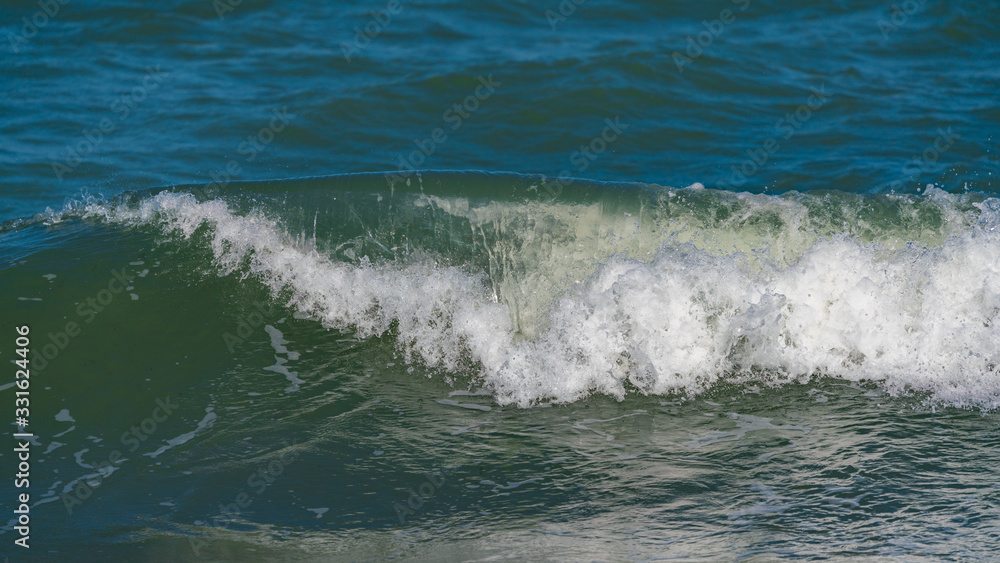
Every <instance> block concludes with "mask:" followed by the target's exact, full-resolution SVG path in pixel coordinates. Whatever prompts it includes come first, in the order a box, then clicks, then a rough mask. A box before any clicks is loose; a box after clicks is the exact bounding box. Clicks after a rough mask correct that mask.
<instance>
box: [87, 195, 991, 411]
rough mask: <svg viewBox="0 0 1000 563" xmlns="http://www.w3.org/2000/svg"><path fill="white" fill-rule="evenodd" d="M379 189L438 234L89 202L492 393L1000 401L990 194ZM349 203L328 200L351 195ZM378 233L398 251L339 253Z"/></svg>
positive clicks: (507, 398)
mask: <svg viewBox="0 0 1000 563" xmlns="http://www.w3.org/2000/svg"><path fill="white" fill-rule="evenodd" d="M373 192H377V193H368V194H362V195H363V197H362V199H363V200H365V201H367V200H369V199H371V198H373V197H374V196H376V195H377V196H378V197H379V199H378V201H379V202H381V201H382V199H381V198H382V197H385V198H387V200H389V202H387V203H386V205H389V204H390V203H391V205H393V206H395V208H396V211H394V213H397V215H394V216H393V217H394V222H393V221H389V223H393V228H394V229H397V230H399V231H403V232H406V231H407V229H410V230H414V229H417V227H416V226H415V223H419V224H420V225H424V226H426V225H425V224H426V222H427V220H428V218H429V217H432V218H435V221H436V223H435V226H434V228H433V229H432V230H434V232H435V233H436V234H435V235H434V236H436V237H438V239H434V238H433V237H432V238H425V239H423V240H422V241H420V242H421V243H422V244H423V248H421V247H418V245H413V246H408V247H407V250H406V252H403V251H401V250H399V248H400V247H399V246H393V247H390V246H389V245H388V244H383V243H382V242H380V239H382V240H385V239H383V237H384V236H387V235H386V233H385V229H386V224H387V223H386V221H382V222H381V223H379V222H378V221H375V219H374V216H368V215H365V216H364V217H361V216H359V218H358V221H359V222H361V223H365V220H369V222H368V224H367V226H365V228H364V229H360V230H359V232H358V233H347V232H346V231H342V232H340V233H339V234H336V233H334V234H330V235H328V240H326V241H325V243H326V247H327V249H326V250H322V251H321V250H320V247H322V246H323V244H321V243H322V242H323V241H322V240H321V241H320V242H317V241H316V233H315V231H314V232H313V239H312V241H311V242H307V240H306V237H303V236H301V235H295V234H293V232H292V231H291V230H290V229H289V227H288V226H287V225H285V224H283V222H282V220H278V219H273V218H271V217H273V216H275V215H279V216H280V215H281V212H280V209H281V208H280V207H275V208H272V209H270V210H269V209H268V208H267V206H266V205H263V206H261V207H260V208H258V209H255V210H250V211H246V212H240V211H237V207H238V206H234V205H232V204H231V203H230V202H227V201H226V200H225V199H215V200H209V201H199V200H198V199H197V198H195V197H193V196H192V195H190V194H184V193H170V192H163V193H160V194H158V195H155V196H151V197H147V198H145V199H142V200H141V201H140V202H139V203H125V202H122V203H118V204H92V205H91V206H89V207H88V208H87V210H86V212H85V214H86V215H88V216H101V217H103V218H105V219H107V220H109V221H112V222H124V223H132V224H146V225H148V224H155V225H158V226H159V227H160V228H162V229H164V230H166V231H168V232H176V233H179V234H180V235H181V236H183V237H185V238H191V239H193V240H196V241H197V243H198V244H201V243H202V241H203V242H204V244H208V245H209V246H210V248H211V249H212V252H213V256H214V264H215V266H216V267H217V268H218V269H219V271H220V272H221V273H223V274H227V273H231V272H236V271H239V272H242V273H243V274H253V275H255V276H256V277H258V278H259V279H261V280H262V281H263V282H264V283H265V284H267V285H268V286H269V287H270V288H271V290H272V292H273V293H274V295H276V296H279V295H280V296H282V298H283V299H285V300H286V301H287V304H288V306H290V307H293V308H294V309H296V310H297V311H298V312H299V313H300V314H302V315H307V316H310V317H312V318H314V319H316V320H317V321H319V322H321V323H322V324H323V326H325V327H327V328H336V329H348V330H354V331H356V333H357V334H358V335H359V336H360V337H370V336H377V335H384V334H387V333H388V334H393V335H394V336H395V338H396V341H397V345H398V346H399V348H400V350H401V351H402V352H403V354H404V355H405V357H406V360H407V361H410V362H414V361H419V362H421V363H423V364H426V365H427V366H429V367H431V368H436V369H441V370H445V371H448V372H452V373H465V374H473V376H474V377H475V378H476V379H477V380H478V381H479V383H481V384H482V385H483V386H484V387H485V388H487V389H488V390H490V391H492V392H493V393H494V395H495V397H496V400H497V402H499V403H501V404H511V403H513V404H517V405H520V406H529V405H532V404H537V403H539V402H544V401H555V402H568V401H574V400H578V399H581V398H583V397H585V396H587V395H589V394H591V393H603V394H607V395H610V396H613V397H616V398H618V399H621V398H623V397H624V396H625V395H626V394H627V393H628V392H629V391H638V392H642V393H654V394H667V393H687V394H697V393H700V392H702V391H704V390H706V389H708V388H710V387H711V386H712V385H713V384H715V383H716V382H718V381H720V380H738V381H748V380H752V381H754V382H764V383H767V384H772V385H781V384H784V383H788V382H794V381H806V380H809V379H810V378H813V377H838V378H843V379H846V380H851V381H875V382H879V383H880V384H881V385H883V386H884V387H885V388H886V389H887V390H889V391H890V392H892V393H906V392H922V393H928V394H929V396H930V398H931V400H933V401H935V402H940V403H945V404H950V405H955V406H974V407H979V408H985V409H994V408H997V407H998V406H1000V368H998V365H1000V338H998V336H1000V333H998V327H1000V324H998V321H1000V276H998V274H1000V229H998V226H1000V202H998V200H995V199H981V200H980V201H975V202H972V203H971V204H967V202H960V201H958V199H957V197H958V196H948V195H947V194H944V193H943V192H942V193H936V192H929V193H928V194H927V197H925V198H924V199H922V200H921V201H918V202H914V203H913V205H914V206H916V207H914V209H916V210H917V211H915V212H914V213H915V214H914V215H913V217H915V218H914V219H912V220H913V221H915V223H913V225H911V226H910V227H907V228H911V227H912V228H911V230H910V231H906V230H905V229H902V230H901V229H900V228H898V225H899V224H901V223H905V221H903V222H900V221H893V220H891V219H890V220H888V221H886V222H885V225H887V226H886V227H885V229H883V232H879V231H878V228H877V226H875V227H873V226H872V225H873V224H874V223H871V224H869V225H868V226H867V227H865V229H867V230H865V231H864V233H867V234H864V233H859V232H858V230H857V229H855V228H853V227H852V228H846V227H845V228H844V229H843V230H842V231H841V232H835V231H833V232H830V231H828V232H817V230H816V229H815V228H813V227H814V225H815V223H816V221H817V219H816V217H815V216H816V214H817V211H816V210H817V209H820V210H825V211H829V207H827V208H824V207H823V204H822V203H821V202H822V197H821V196H815V197H814V198H813V199H809V198H810V197H812V196H807V195H801V194H799V195H793V196H789V197H775V196H749V194H743V195H720V194H707V195H705V196H701V195H699V194H700V193H703V192H711V190H669V189H664V190H663V191H661V192H659V193H657V194H654V195H653V196H649V195H648V194H647V195H646V196H644V197H646V199H641V198H640V199H639V200H637V203H636V205H635V206H634V207H635V209H633V211H634V213H633V212H629V211H622V209H623V207H622V205H624V206H625V208H628V205H626V204H620V202H619V204H616V205H617V207H616V206H615V205H611V204H609V203H607V202H602V201H600V200H599V198H598V201H596V202H595V201H570V202H559V201H538V200H530V201H529V200H512V201H502V200H501V201H498V200H496V199H490V200H488V201H486V200H477V199H476V198H474V197H473V198H469V197H462V196H459V195H456V194H453V193H448V194H444V195H436V194H433V193H425V192H423V191H420V192H418V193H406V194H399V193H394V192H393V191H391V189H390V190H382V189H381V188H380V189H378V190H373ZM616 197H620V194H619V195H617V196H616ZM855 197H856V200H855V203H853V204H852V203H851V201H850V200H849V199H848V200H842V201H840V202H838V203H837V204H836V205H837V206H839V208H840V211H839V212H841V213H843V212H844V211H843V208H844V207H845V206H846V207H851V205H854V206H855V208H854V209H853V211H851V212H852V213H854V217H858V216H861V215H862V214H863V212H864V208H865V206H866V205H868V206H870V205H871V204H870V202H866V201H864V200H862V199H857V196H855ZM339 198H340V200H339V201H341V202H342V203H331V205H334V206H336V205H346V206H349V205H351V204H350V203H349V201H350V200H349V198H347V197H346V194H343V193H341V194H340V196H339ZM699 198H703V199H699ZM335 199H336V198H335ZM283 201H286V200H283ZM359 201H360V200H359ZM684 201H687V204H686V205H688V207H687V209H688V211H689V213H687V214H686V215H685V214H683V213H680V214H678V213H677V212H676V209H677V208H680V209H682V210H683V209H684V207H683V205H684V204H682V203H681V202H684ZM626 203H627V202H626ZM285 205H287V201H286V203H285ZM671 206H673V207H674V208H675V209H674V211H673V212H670V211H669V210H670V207H671ZM678 206H680V207H678ZM920 206H925V207H926V206H930V207H926V209H925V208H924V207H920ZM904 207H905V206H904ZM358 209H360V207H358V208H356V209H355V210H354V211H355V212H357V211H358ZM927 209H936V210H937V211H936V212H935V213H932V214H930V215H928V213H927V212H926V210H927ZM299 211H302V210H301V209H300V210H299ZM360 213H362V214H364V213H365V212H364V211H363V210H362V211H361V212H360ZM318 214H319V211H317V217H318ZM754 214H756V218H755V217H754ZM921 214H922V215H921ZM375 215H377V213H376V214H375ZM680 216H684V219H683V221H682V220H681V219H679V218H678V217H680ZM734 218H735V219H734ZM383 219H384V218H383ZM315 222H316V219H315V218H314V220H313V223H314V225H315ZM858 224H860V221H858ZM845 225H847V223H846V222H845ZM894 225H895V226H894ZM421 228H424V227H421ZM741 229H742V230H741ZM394 232H395V231H394ZM414 232H415V231H414ZM872 233H874V234H872ZM928 233H929V234H928ZM907 235H912V236H910V237H909V239H910V240H907ZM352 237H353V238H352ZM463 237H464V238H463ZM866 239H867V240H866ZM369 240H371V241H374V242H376V243H378V246H379V247H381V248H382V249H384V250H385V251H386V252H392V253H394V254H393V256H391V257H388V258H387V257H386V256H385V255H383V256H381V257H373V256H369V255H367V254H356V253H355V254H354V255H353V256H351V255H349V254H348V255H345V254H344V253H343V252H342V250H343V248H344V246H345V245H348V246H351V247H352V248H359V249H360V248H363V246H362V242H365V241H369ZM415 240H416V238H414V239H412V240H410V241H409V242H413V241H415ZM435 240H437V242H434V241H435ZM443 240H446V241H448V244H443V243H442V242H441V241H443ZM462 240H464V241H465V242H462V243H461V244H459V243H457V242H455V241H460V242H461V241H462ZM352 245H353V246H352ZM435 245H437V246H435ZM369 247H370V248H374V247H373V246H372V245H371V244H369ZM456 248H459V249H460V250H461V251H460V252H459V251H456V250H455V249H456ZM338 249H340V250H338ZM449 252H457V254H455V255H449ZM456 256H457V257H458V258H456ZM526 304H527V305H526Z"/></svg>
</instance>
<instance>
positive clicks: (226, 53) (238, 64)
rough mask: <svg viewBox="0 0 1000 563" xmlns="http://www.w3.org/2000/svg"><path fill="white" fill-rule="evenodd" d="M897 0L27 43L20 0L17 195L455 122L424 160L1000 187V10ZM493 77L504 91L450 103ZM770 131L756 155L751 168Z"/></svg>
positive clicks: (209, 17)
mask: <svg viewBox="0 0 1000 563" xmlns="http://www.w3.org/2000/svg"><path fill="white" fill-rule="evenodd" d="M913 1H914V2H916V0H913ZM912 3H913V2H911V4H912ZM893 5H894V4H893V3H889V2H887V3H885V4H884V5H883V4H878V3H876V4H872V3H870V2H848V1H838V2H810V3H801V2H795V3H793V2H773V1H772V2H764V1H755V0H748V1H745V2H744V1H743V0H741V1H739V2H733V1H719V2H714V3H699V4H692V3H688V2H603V1H598V0H589V1H587V2H584V3H581V4H580V5H579V6H576V5H575V4H573V3H572V2H568V3H566V2H564V3H563V5H562V8H560V4H559V3H557V2H552V3H549V4H547V3H529V2H488V3H477V4H476V5H468V4H464V3H459V2H402V3H401V4H400V6H399V7H398V8H397V11H398V13H397V14H394V15H393V14H389V13H388V11H387V10H386V5H385V4H384V3H372V4H370V5H369V4H363V3H362V4H355V5H349V4H343V3H336V2H314V3H310V2H294V3H268V2H252V1H245V2H242V3H240V4H239V5H237V6H235V7H233V8H232V11H222V10H221V8H218V7H213V3H212V2H208V1H204V2H201V1H199V2H170V3H164V4H162V5H158V6H157V8H156V9H155V10H154V9H153V8H151V7H145V6H137V5H135V4H132V3H124V2H123V3H114V2H101V3H100V5H94V4H91V3H86V4H83V3H76V2H68V3H67V4H66V5H65V6H61V7H60V8H59V11H58V13H57V14H55V15H54V16H52V17H51V18H48V22H47V24H46V25H45V26H44V27H41V28H39V29H38V31H37V34H36V35H34V36H33V37H32V38H30V39H25V40H24V41H20V40H15V39H11V37H15V38H16V37H20V36H21V34H22V33H23V32H25V31H27V32H28V33H29V34H30V33H31V32H32V29H34V28H33V27H31V26H27V27H26V26H25V25H24V23H23V21H22V18H28V19H29V20H30V19H31V18H32V17H33V16H34V15H35V14H37V13H38V12H39V10H40V8H39V7H38V5H36V4H31V3H28V2H20V3H19V2H5V3H4V8H3V12H2V14H0V18H2V19H0V21H2V22H4V24H5V27H4V34H5V35H7V41H6V43H5V49H4V50H3V57H2V59H0V61H2V62H0V65H2V67H0V74H2V76H3V84H4V86H3V88H4V92H5V94H6V95H5V96H3V100H2V101H0V103H2V104H3V105H2V106H0V115H2V116H3V122H2V128H0V135H2V137H0V138H2V141H3V142H2V143H0V150H2V152H0V166H2V169H0V177H2V178H3V185H4V188H3V193H4V195H5V196H6V197H4V198H3V201H2V202H0V205H2V206H3V207H2V211H0V213H2V217H4V218H12V217H20V216H25V215H30V214H32V213H34V212H37V211H40V210H41V209H43V208H44V207H45V206H53V207H60V206H61V205H62V204H63V202H64V200H65V198H66V197H70V196H74V195H77V194H79V192H80V191H81V190H84V189H86V190H90V191H92V192H100V193H109V194H113V193H117V192H120V191H122V190H124V189H134V188H140V187H153V186H158V185H168V184H172V183H202V182H204V183H208V182H210V181H212V180H213V179H214V177H215V176H221V177H223V178H224V177H225V174H222V172H224V171H225V170H226V167H227V164H228V162H229V161H230V160H235V161H236V164H237V167H238V172H237V173H236V174H231V176H233V177H234V178H239V179H244V180H245V179H262V178H286V177H300V176H309V175H324V174H336V173H350V172H366V171H384V170H394V169H396V168H397V167H398V166H399V160H398V159H399V157H400V156H401V155H404V158H408V157H409V155H410V153H412V151H414V150H417V146H416V144H415V141H422V140H425V139H429V138H430V137H431V135H432V133H433V131H434V130H435V129H436V128H443V129H444V130H445V132H446V133H447V140H445V141H444V142H442V143H434V144H433V145H434V146H433V154H431V155H430V156H426V157H425V158H424V160H425V162H423V163H422V164H420V165H418V166H417V167H418V168H425V169H475V170H488V171H499V170H506V171H515V172H524V173H528V172H530V173H541V174H547V175H552V176H555V175H558V174H560V173H561V172H562V171H564V170H566V171H568V172H569V173H571V174H572V175H573V176H578V177H585V178H594V179H602V180H622V181H643V182H657V183H661V184H665V185H675V186H682V185H685V186H686V185H688V184H691V183H693V182H702V183H703V184H705V185H706V186H708V187H714V186H719V185H723V184H724V183H727V184H728V185H730V186H733V187H734V188H738V189H750V190H764V189H767V190H769V191H785V190H792V189H794V190H800V191H804V190H815V189H838V190H843V191H850V192H882V191H888V190H892V189H895V190H896V191H913V190H917V189H922V188H923V186H924V185H925V184H927V183H937V184H939V185H940V187H943V188H945V189H947V190H949V191H961V190H965V189H970V190H980V191H990V192H992V191H995V190H996V189H997V184H996V181H997V180H996V173H997V171H998V156H997V143H998V141H997V139H996V138H995V137H994V136H995V134H996V125H997V123H998V121H1000V113H998V112H1000V110H998V109H997V104H996V94H995V93H996V91H997V90H998V87H1000V70H998V69H997V65H996V61H997V50H998V48H1000V47H998V42H997V38H998V31H997V29H998V25H1000V23H998V19H1000V9H998V7H997V6H996V5H995V4H992V3H988V2H987V3H983V2H972V1H969V2H948V3H945V2H937V1H926V2H918V3H917V4H915V5H916V6H917V8H916V10H915V11H914V12H913V13H912V14H906V12H905V11H902V8H903V7H902V5H900V11H896V10H894V9H893ZM219 6H223V5H221V4H220V5H219ZM567 6H571V7H572V13H569V12H570V11H571V10H570V9H569V8H567ZM217 8H218V9H217ZM744 8H745V9H744ZM907 8H912V7H911V6H910V5H909V4H908V5H907ZM373 10H375V11H384V12H386V15H385V16H384V17H381V18H380V19H382V20H383V21H385V19H386V18H388V17H389V16H391V18H390V19H389V21H388V22H387V23H385V25H381V24H379V23H378V22H377V21H375V20H374V17H373V16H372V15H371V14H370V12H371V11H373ZM560 10H561V11H560ZM726 10H729V11H730V12H729V13H728V14H729V15H728V17H726V18H720V16H721V15H725V14H724V12H725V11H726ZM217 11H222V13H221V15H219V14H217ZM546 12H551V14H554V15H558V16H559V17H558V18H556V17H551V18H550V17H547V16H546ZM562 12H566V13H569V15H566V16H562V15H561V14H562ZM563 17H565V21H563V20H562V19H561V18H563ZM723 19H725V20H727V21H730V20H731V23H725V22H723ZM38 20H39V21H44V20H45V18H38ZM550 20H551V23H550ZM716 20H717V23H716V24H713V23H712V22H713V21H716ZM894 21H895V22H896V24H893V22H894ZM373 22H374V23H373ZM704 22H708V23H707V24H706V23H704ZM897 24H898V25H897ZM366 25H367V26H368V29H369V31H374V32H377V33H376V34H372V33H366V32H364V28H365V26H366ZM22 28H24V29H22ZM553 28H554V29H553ZM356 29H360V30H362V32H363V33H362V35H360V36H359V34H358V33H357V31H356ZM712 31H717V32H718V35H717V36H716V35H713V34H712ZM699 34H701V35H700V36H699ZM369 35H374V36H373V37H368V36H369ZM688 37H691V38H692V42H693V43H692V42H689V41H688ZM369 39H370V41H368V40H369ZM699 42H700V43H699ZM345 43H346V44H347V45H349V46H350V49H346V52H347V53H348V54H349V55H350V62H348V60H347V57H345V55H344V53H345V48H344V47H342V44H345ZM366 43H367V44H366ZM356 45H366V46H365V47H364V48H363V49H362V48H358V47H357V46H356ZM701 45H707V46H704V47H702V46H701ZM13 49H16V51H17V52H12V50H13ZM355 51H357V52H355ZM675 53H676V54H677V56H675ZM679 57H683V58H679ZM687 60H690V61H691V62H686V61H687ZM678 61H680V64H678ZM479 76H484V77H489V76H492V77H493V80H494V81H495V82H496V83H497V84H498V86H497V88H496V91H495V92H493V93H491V94H490V95H489V97H488V99H485V100H481V101H478V100H477V101H478V102H479V103H478V104H469V105H470V107H472V106H474V105H478V106H479V107H478V109H476V111H474V112H471V113H468V112H465V113H467V114H468V117H467V118H466V117H462V118H461V120H460V121H455V120H452V121H448V122H446V121H445V117H443V114H445V112H447V111H448V110H449V109H451V108H453V106H454V104H455V103H461V102H463V101H465V99H466V98H467V97H468V96H474V95H475V93H476V87H477V86H478V84H479V83H478V81H477V77H479ZM813 88H816V89H820V90H822V91H823V92H824V93H825V94H824V95H825V99H824V100H823V101H822V102H821V103H818V104H814V105H817V106H818V107H816V108H815V109H810V110H809V111H808V112H806V111H803V112H800V116H799V117H805V116H807V119H805V120H803V119H797V118H793V119H792V120H787V123H785V124H784V125H778V122H779V121H780V120H782V119H785V118H786V116H787V115H788V114H793V115H794V113H795V111H796V110H797V109H798V108H799V107H800V106H802V105H803V104H806V105H808V103H809V100H810V96H811V92H812V89H813ZM275 109H278V110H279V111H280V110H284V111H286V112H287V113H288V115H289V116H294V117H290V122H289V123H288V125H287V127H286V128H285V129H283V130H282V131H281V132H279V133H277V134H275V135H274V136H273V139H271V142H270V143H266V144H265V143H263V142H260V141H261V140H258V146H256V147H255V146H252V145H249V146H248V145H244V146H243V148H244V150H242V151H241V148H240V147H241V144H242V143H244V142H245V141H246V138H247V137H248V136H251V137H256V136H259V134H260V132H261V129H264V128H267V127H269V126H270V120H271V117H272V114H271V112H272V110H275ZM807 114H808V115H807ZM453 117H461V115H460V114H453ZM606 118H612V119H613V118H619V119H620V120H621V122H622V123H623V124H625V126H627V129H625V130H624V133H623V134H622V135H621V137H620V138H619V139H617V140H615V141H614V142H613V143H611V144H610V145H609V146H608V147H607V148H606V150H605V151H604V152H603V153H601V154H600V155H599V156H598V157H597V158H595V159H592V160H591V159H590V158H586V157H585V159H584V160H583V161H581V160H580V159H579V158H578V159H576V161H574V160H572V158H573V154H574V152H576V151H578V150H579V149H580V146H581V145H589V144H590V143H591V140H592V139H593V138H594V137H595V136H599V135H600V134H601V133H602V130H603V128H604V127H605V124H604V120H605V119H606ZM105 119H106V120H109V122H106V123H105V125H108V126H110V127H113V129H112V130H111V131H110V132H108V133H102V135H101V137H100V138H98V139H97V140H96V142H93V143H92V144H88V143H87V142H86V139H87V136H86V134H85V133H84V131H93V130H94V129H95V128H97V129H99V128H100V125H101V123H102V120H105ZM455 125H460V126H459V127H457V128H454V126H455ZM789 126H790V127H791V129H789V128H788V127H789ZM941 130H944V131H945V132H947V131H951V133H946V134H945V135H946V136H947V139H946V140H945V141H943V142H942V141H938V149H940V150H937V151H936V152H937V154H936V155H935V154H934V153H928V155H927V156H928V157H930V158H927V159H924V158H923V155H924V151H925V150H927V149H929V148H933V147H934V145H935V142H936V141H937V140H938V137H939V136H941V133H940V131H941ZM263 136H264V140H268V139H270V138H271V136H270V134H269V133H264V135H263ZM92 137H95V138H96V136H94V135H92ZM768 139H774V140H775V141H776V142H777V145H770V147H771V148H774V149H775V150H772V151H768V154H767V160H766V162H764V163H763V164H762V165H758V166H757V168H758V171H757V172H755V173H753V174H751V175H750V176H749V177H748V178H746V179H745V180H744V179H743V178H742V177H741V176H740V175H738V174H735V175H734V172H733V170H732V168H733V167H736V168H737V169H739V168H740V167H741V166H742V165H744V163H745V161H747V160H748V159H751V162H753V161H752V157H751V156H749V155H748V154H747V151H755V149H758V148H762V147H764V146H765V144H766V143H767V140H768ZM426 146H430V145H428V144H425V147H426ZM72 148H76V149H77V153H79V159H78V160H77V159H75V158H74V157H73V156H72V155H71V150H70V149H72ZM757 154H758V161H760V160H762V158H761V156H760V152H759V151H758V152H757ZM915 158H916V161H914V159H915ZM419 160H420V159H419V158H414V159H413V160H412V161H419ZM412 161H411V162H412ZM56 164H62V165H63V166H66V167H68V168H70V171H65V170H63V173H59V172H58V171H57V170H55V169H54V165H56ZM584 164H585V167H584ZM745 169H746V171H752V170H753V169H754V166H752V165H746V166H745ZM216 173H218V174H216ZM213 174H215V175H213ZM741 182H742V184H741ZM737 184H739V185H737Z"/></svg>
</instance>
